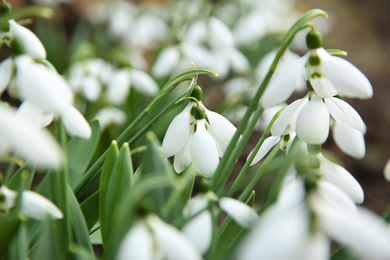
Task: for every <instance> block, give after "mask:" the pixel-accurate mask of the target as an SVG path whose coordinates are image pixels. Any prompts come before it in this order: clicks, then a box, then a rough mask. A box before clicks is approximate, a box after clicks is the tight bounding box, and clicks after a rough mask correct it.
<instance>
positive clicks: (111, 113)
mask: <svg viewBox="0 0 390 260" xmlns="http://www.w3.org/2000/svg"><path fill="white" fill-rule="evenodd" d="M96 116H97V117H98V118H99V124H100V129H102V130H103V129H105V128H106V127H107V126H108V125H110V124H115V125H121V124H123V123H124V122H125V121H126V117H127V115H126V113H125V112H123V111H122V110H120V109H118V108H115V107H105V108H102V109H100V110H99V112H98V113H97V114H96Z"/></svg>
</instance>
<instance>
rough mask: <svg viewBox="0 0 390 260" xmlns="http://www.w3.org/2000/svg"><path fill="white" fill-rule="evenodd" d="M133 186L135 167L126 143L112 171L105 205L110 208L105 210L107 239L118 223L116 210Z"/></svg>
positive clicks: (105, 233)
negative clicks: (112, 228) (116, 222)
mask: <svg viewBox="0 0 390 260" xmlns="http://www.w3.org/2000/svg"><path fill="white" fill-rule="evenodd" d="M132 184H133V165H132V162H131V156H130V148H129V145H128V144H127V143H124V144H123V146H122V148H121V150H120V152H119V156H118V158H117V159H116V162H115V165H114V168H113V169H112V172H111V176H110V179H109V182H108V186H107V192H106V197H105V200H106V202H105V203H106V205H109V206H106V207H105V208H104V215H105V222H104V224H105V229H104V233H103V237H104V238H106V239H108V238H109V237H110V231H111V227H112V226H113V225H114V223H115V221H116V219H115V217H116V216H115V212H116V209H117V207H120V206H122V204H121V202H122V201H123V199H124V198H126V196H127V194H128V193H129V191H130V188H131V186H132ZM103 241H104V239H103Z"/></svg>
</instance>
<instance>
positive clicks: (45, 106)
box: [15, 55, 91, 139]
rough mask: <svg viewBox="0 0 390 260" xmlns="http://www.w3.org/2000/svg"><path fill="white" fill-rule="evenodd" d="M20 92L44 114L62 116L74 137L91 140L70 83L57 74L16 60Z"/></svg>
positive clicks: (27, 59)
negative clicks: (74, 102)
mask: <svg viewBox="0 0 390 260" xmlns="http://www.w3.org/2000/svg"><path fill="white" fill-rule="evenodd" d="M15 65H16V68H17V72H16V78H15V83H16V89H17V91H18V95H19V97H20V98H21V99H22V100H23V101H29V102H31V104H32V105H34V106H35V107H37V108H39V109H41V110H42V112H43V113H53V114H55V115H58V116H61V117H62V119H63V123H64V126H65V128H66V130H67V132H68V133H69V134H70V135H75V136H79V137H81V138H85V139H88V138H89V137H90V136H91V128H90V126H89V124H88V122H87V121H86V120H85V118H84V117H83V115H82V114H81V113H80V112H79V111H78V110H77V109H76V108H74V107H73V93H72V91H71V89H70V87H69V86H68V84H67V82H66V81H65V80H64V79H63V78H62V77H61V76H60V75H58V74H57V73H55V72H53V71H52V70H50V69H48V68H47V67H45V66H43V65H42V64H38V63H35V62H34V61H33V60H32V59H31V58H30V57H28V56H27V55H22V56H18V57H16V59H15Z"/></svg>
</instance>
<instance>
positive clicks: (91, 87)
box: [80, 76, 102, 101]
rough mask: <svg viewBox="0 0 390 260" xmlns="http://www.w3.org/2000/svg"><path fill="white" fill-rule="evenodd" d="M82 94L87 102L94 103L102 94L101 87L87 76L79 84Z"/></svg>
mask: <svg viewBox="0 0 390 260" xmlns="http://www.w3.org/2000/svg"><path fill="white" fill-rule="evenodd" d="M80 84H81V87H82V91H83V94H84V96H85V98H86V99H87V100H89V101H96V100H97V99H98V98H99V97H100V93H101V92H102V86H101V85H100V83H99V81H98V79H97V78H95V77H91V76H88V77H86V78H83V79H82V81H81V82H80Z"/></svg>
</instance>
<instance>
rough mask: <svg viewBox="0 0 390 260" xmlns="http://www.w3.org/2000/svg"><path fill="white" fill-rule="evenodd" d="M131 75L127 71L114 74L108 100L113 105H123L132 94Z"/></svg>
mask: <svg viewBox="0 0 390 260" xmlns="http://www.w3.org/2000/svg"><path fill="white" fill-rule="evenodd" d="M130 84H131V74H130V71H129V70H127V69H122V70H119V71H116V72H115V73H113V75H112V77H111V80H110V81H109V83H108V86H107V98H108V101H109V102H110V103H111V104H114V105H121V104H123V103H124V102H125V100H126V99H127V97H128V95H129V92H130Z"/></svg>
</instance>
